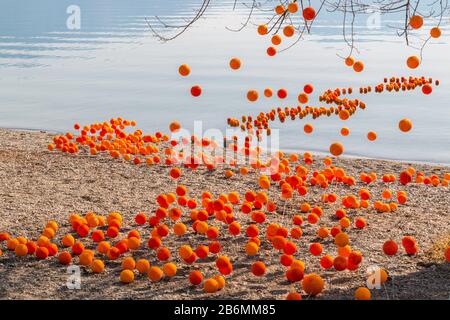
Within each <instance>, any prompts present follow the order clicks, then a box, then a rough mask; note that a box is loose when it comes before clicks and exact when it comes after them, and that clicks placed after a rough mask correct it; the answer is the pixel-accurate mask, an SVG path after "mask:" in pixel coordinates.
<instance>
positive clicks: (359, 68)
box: [353, 61, 364, 72]
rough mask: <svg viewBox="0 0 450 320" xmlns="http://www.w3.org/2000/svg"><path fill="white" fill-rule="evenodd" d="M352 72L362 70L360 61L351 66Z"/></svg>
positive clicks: (362, 64)
mask: <svg viewBox="0 0 450 320" xmlns="http://www.w3.org/2000/svg"><path fill="white" fill-rule="evenodd" d="M353 70H355V72H361V71H363V70H364V63H362V61H356V62H355V63H354V64H353Z"/></svg>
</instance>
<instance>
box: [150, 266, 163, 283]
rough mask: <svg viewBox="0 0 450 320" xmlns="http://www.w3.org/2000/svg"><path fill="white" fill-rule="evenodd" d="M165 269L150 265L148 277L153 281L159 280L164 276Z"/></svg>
mask: <svg viewBox="0 0 450 320" xmlns="http://www.w3.org/2000/svg"><path fill="white" fill-rule="evenodd" d="M163 274H164V273H163V271H162V270H161V269H160V268H159V267H156V266H153V267H150V270H148V277H149V279H150V280H151V281H153V282H158V281H160V280H161V278H162V277H163Z"/></svg>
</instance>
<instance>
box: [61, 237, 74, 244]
mask: <svg viewBox="0 0 450 320" xmlns="http://www.w3.org/2000/svg"><path fill="white" fill-rule="evenodd" d="M61 242H62V244H63V246H64V247H71V246H73V245H74V244H75V238H74V237H73V236H72V235H71V234H66V235H65V236H64V237H63V238H62V240H61Z"/></svg>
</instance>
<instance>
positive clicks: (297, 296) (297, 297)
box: [286, 292, 302, 300]
mask: <svg viewBox="0 0 450 320" xmlns="http://www.w3.org/2000/svg"><path fill="white" fill-rule="evenodd" d="M286 300H302V295H301V294H300V293H298V292H289V293H288V295H287V297H286Z"/></svg>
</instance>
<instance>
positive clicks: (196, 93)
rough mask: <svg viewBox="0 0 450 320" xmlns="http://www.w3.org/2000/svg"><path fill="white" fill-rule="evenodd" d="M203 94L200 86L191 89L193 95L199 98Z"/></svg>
mask: <svg viewBox="0 0 450 320" xmlns="http://www.w3.org/2000/svg"><path fill="white" fill-rule="evenodd" d="M201 94H202V88H201V87H200V86H193V87H192V88H191V95H193V96H194V97H198V96H200V95H201Z"/></svg>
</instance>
